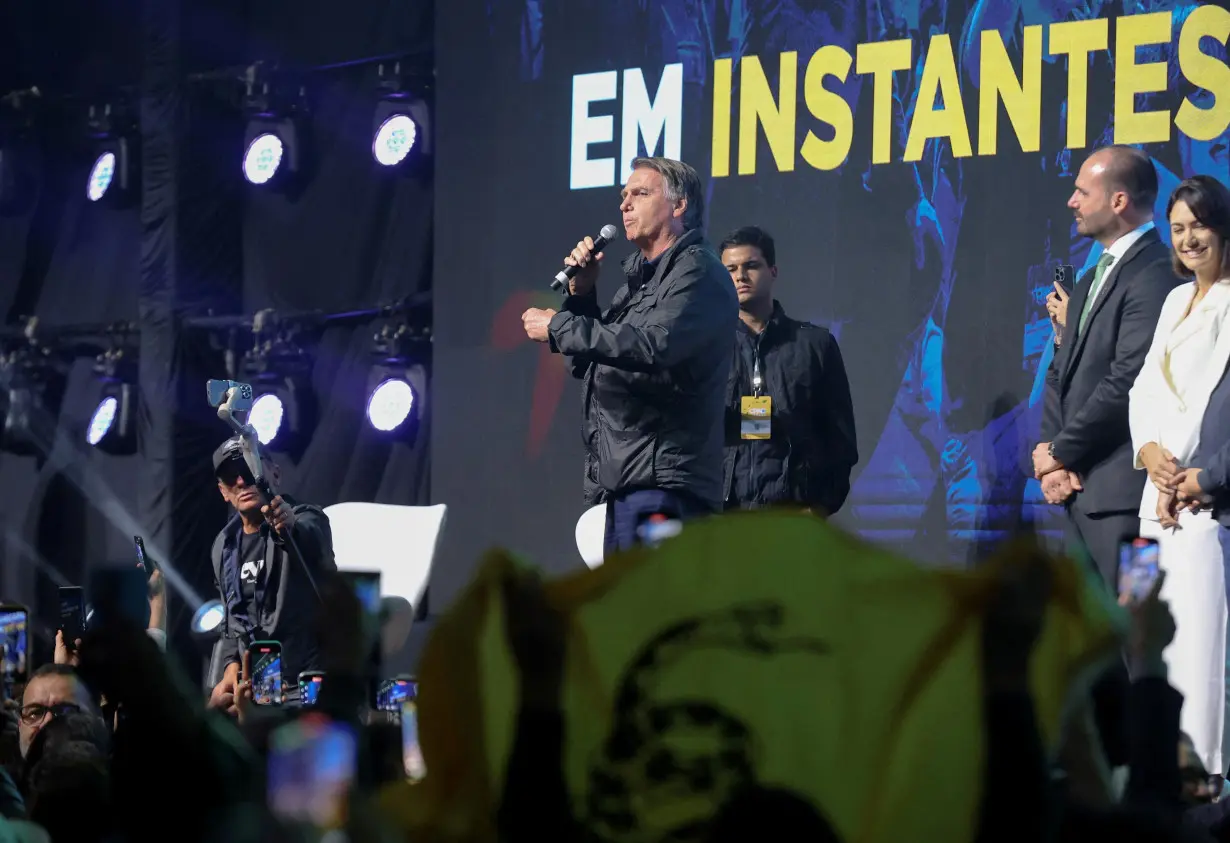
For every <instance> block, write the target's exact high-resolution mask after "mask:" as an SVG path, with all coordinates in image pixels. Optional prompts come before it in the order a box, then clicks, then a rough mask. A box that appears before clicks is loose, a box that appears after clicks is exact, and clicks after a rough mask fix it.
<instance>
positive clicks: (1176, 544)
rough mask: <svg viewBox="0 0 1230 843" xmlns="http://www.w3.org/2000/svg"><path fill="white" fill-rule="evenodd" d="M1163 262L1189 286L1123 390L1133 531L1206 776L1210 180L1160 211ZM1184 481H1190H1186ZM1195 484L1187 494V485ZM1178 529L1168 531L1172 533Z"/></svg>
mask: <svg viewBox="0 0 1230 843" xmlns="http://www.w3.org/2000/svg"><path fill="white" fill-rule="evenodd" d="M1166 216H1167V219H1168V220H1169V223H1170V238H1171V245H1172V261H1173V264H1174V270H1175V272H1176V273H1177V274H1179V275H1180V276H1183V277H1186V278H1189V279H1193V280H1191V281H1189V282H1188V283H1186V284H1181V285H1179V286H1178V287H1176V288H1175V289H1174V290H1173V291H1172V292H1171V293H1170V294H1169V295H1168V296H1167V298H1166V302H1165V304H1164V305H1163V306H1162V312H1161V316H1160V318H1159V319H1158V321H1157V328H1156V330H1155V332H1154V337H1153V343H1152V345H1151V347H1150V348H1149V352H1148V355H1147V357H1146V358H1145V362H1144V365H1143V366H1142V367H1141V370H1140V375H1139V376H1138V377H1137V378H1136V382H1135V384H1133V386H1132V389H1131V392H1130V394H1129V406H1128V417H1129V423H1130V425H1131V430H1132V446H1133V449H1134V450H1135V452H1136V454H1137V457H1136V467H1137V468H1138V469H1144V470H1146V471H1148V474H1149V482H1147V483H1146V484H1145V487H1144V494H1143V496H1142V498H1141V505H1140V510H1139V515H1140V519H1141V521H1140V535H1141V536H1142V537H1144V538H1146V539H1154V540H1156V541H1157V542H1158V548H1159V553H1160V555H1159V564H1160V567H1161V569H1162V571H1163V572H1164V573H1165V581H1164V585H1163V586H1162V591H1161V598H1162V599H1163V600H1165V601H1167V602H1168V603H1169V604H1170V608H1171V611H1172V612H1173V613H1174V616H1175V618H1176V620H1177V628H1176V632H1175V637H1174V643H1173V644H1172V645H1171V646H1170V647H1169V648H1167V650H1166V654H1165V658H1166V663H1167V667H1168V669H1169V674H1170V677H1169V678H1170V683H1171V685H1173V686H1174V687H1175V688H1176V689H1178V690H1179V691H1180V692H1181V693H1182V694H1183V711H1182V717H1181V725H1182V729H1183V731H1184V732H1186V733H1187V734H1188V735H1191V738H1192V745H1193V746H1194V747H1195V752H1196V754H1197V755H1198V756H1199V758H1200V760H1201V762H1202V763H1203V764H1205V765H1206V766H1207V769H1209V770H1218V771H1220V770H1225V769H1226V767H1227V763H1228V761H1227V759H1228V758H1230V730H1227V729H1226V724H1225V719H1224V712H1225V704H1226V687H1227V686H1226V682H1225V680H1226V678H1227V675H1228V674H1227V671H1226V668H1225V665H1226V630H1227V624H1228V622H1230V618H1228V617H1227V612H1226V600H1225V594H1226V584H1227V580H1226V571H1227V570H1228V569H1227V568H1226V567H1225V563H1226V549H1227V548H1230V545H1227V547H1226V548H1223V542H1222V538H1221V535H1220V532H1221V528H1219V526H1218V518H1217V512H1216V511H1215V510H1216V508H1215V507H1209V506H1207V505H1206V500H1205V496H1204V494H1203V492H1202V489H1201V486H1200V485H1199V483H1198V480H1197V478H1198V475H1199V474H1200V473H1201V472H1202V471H1204V470H1205V469H1206V468H1207V467H1208V465H1209V463H1208V461H1207V459H1206V458H1205V457H1204V456H1202V455H1201V453H1200V452H1201V449H1204V448H1208V447H1217V440H1218V436H1217V435H1212V436H1211V435H1210V428H1209V425H1208V424H1206V423H1205V417H1206V413H1211V416H1210V417H1209V418H1210V420H1211V421H1212V422H1213V425H1214V429H1216V428H1217V427H1219V426H1220V425H1219V424H1218V421H1219V420H1220V419H1221V418H1222V417H1223V415H1222V411H1219V410H1218V409H1217V406H1218V404H1217V403H1216V402H1215V401H1214V395H1215V394H1216V393H1217V390H1219V389H1220V387H1219V386H1218V382H1219V381H1220V380H1222V378H1223V373H1224V372H1225V371H1226V365H1227V361H1230V331H1227V330H1226V327H1225V326H1226V325H1228V324H1230V272H1228V270H1230V191H1227V189H1226V187H1225V186H1224V185H1222V184H1221V183H1220V182H1219V181H1217V180H1216V179H1214V178H1211V177H1209V176H1203V175H1201V176H1195V177H1193V178H1190V179H1187V180H1185V181H1184V182H1182V183H1181V184H1180V185H1179V187H1178V188H1176V189H1175V191H1174V193H1172V194H1171V197H1170V201H1169V202H1168V203H1167V208H1166ZM1189 476H1190V478H1191V482H1189V481H1188V478H1189ZM1193 485H1194V486H1195V488H1194V489H1193V488H1192V486H1193ZM1176 528H1177V529H1176Z"/></svg>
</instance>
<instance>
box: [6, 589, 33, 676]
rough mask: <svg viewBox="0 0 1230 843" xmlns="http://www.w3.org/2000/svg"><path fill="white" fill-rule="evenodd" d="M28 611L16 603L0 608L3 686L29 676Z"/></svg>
mask: <svg viewBox="0 0 1230 843" xmlns="http://www.w3.org/2000/svg"><path fill="white" fill-rule="evenodd" d="M29 630H30V610H29V609H27V608H26V607H25V606H21V605H19V604H16V603H9V604H5V605H2V606H0V678H2V679H3V681H4V684H5V685H15V684H20V683H22V682H25V681H26V677H27V676H28V675H29V665H30V661H29V652H30V650H29V641H30V639H29Z"/></svg>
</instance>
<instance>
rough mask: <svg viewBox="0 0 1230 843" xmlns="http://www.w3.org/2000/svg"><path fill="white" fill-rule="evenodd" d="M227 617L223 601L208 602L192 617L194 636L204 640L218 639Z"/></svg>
mask: <svg viewBox="0 0 1230 843" xmlns="http://www.w3.org/2000/svg"><path fill="white" fill-rule="evenodd" d="M225 617H226V610H225V609H224V608H223V606H222V601H221V600H207V601H206V602H204V603H202V604H201V605H200V607H199V608H198V609H197V610H196V612H195V613H194V614H193V615H192V626H191V630H192V635H193V636H194V637H195V638H198V639H202V640H212V639H214V638H217V637H218V634H219V627H221V626H222V620H223V619H224V618H225Z"/></svg>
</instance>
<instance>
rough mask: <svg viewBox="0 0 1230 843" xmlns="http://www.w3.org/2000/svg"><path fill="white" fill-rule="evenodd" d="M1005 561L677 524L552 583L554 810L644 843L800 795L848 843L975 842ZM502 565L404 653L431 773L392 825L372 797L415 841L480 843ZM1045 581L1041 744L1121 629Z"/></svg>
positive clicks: (1077, 596) (497, 754)
mask: <svg viewBox="0 0 1230 843" xmlns="http://www.w3.org/2000/svg"><path fill="white" fill-rule="evenodd" d="M1011 564H1013V560H1012V559H1009V558H1001V559H999V560H995V561H993V562H991V563H989V564H987V565H985V566H984V567H982V568H980V569H978V570H976V571H972V572H965V571H943V570H934V569H925V568H921V567H919V566H917V565H916V564H914V563H912V562H910V561H908V560H905V559H903V558H900V557H898V556H895V555H893V554H891V553H888V552H886V551H884V550H882V549H879V548H876V547H874V546H871V545H868V544H865V543H863V542H862V541H860V540H858V539H855V538H852V537H850V536H848V535H846V534H844V533H842V532H841V531H839V530H837V529H836V528H834V527H832V526H830V525H828V524H827V523H825V522H823V521H820V520H818V519H815V518H812V517H809V516H806V515H798V514H791V513H779V512H761V513H754V514H742V515H735V516H727V517H721V518H714V519H709V520H706V521H700V522H693V523H691V524H689V525H688V526H687V528H686V529H685V530H684V532H683V534H682V535H681V536H679V537H678V538H676V539H672V540H670V541H668V542H666V543H665V544H663V546H662V547H660V548H659V549H656V550H643V551H636V552H633V553H630V554H626V555H624V556H622V557H619V558H617V559H613V560H611V561H610V562H608V564H606V565H604V566H603V567H601V568H598V569H596V570H594V571H582V572H579V573H578V574H576V575H573V576H569V577H566V578H563V579H560V580H556V581H553V582H551V583H549V584H548V586H547V594H548V597H549V599H550V601H551V602H552V604H553V605H554V606H555V607H556V608H558V609H559V610H560V611H562V612H563V613H564V614H565V615H566V616H567V618H568V621H569V637H568V641H567V645H568V662H567V670H566V677H565V692H564V699H563V711H564V717H565V722H566V729H567V745H566V748H565V757H564V759H563V762H564V766H565V774H566V779H567V781H568V783H569V787H570V790H571V794H572V797H573V805H574V813H575V814H576V816H577V818H578V819H579V820H580V821H581V822H583V823H584V824H585V825H586V826H587V827H588V828H589V829H591V831H592V832H593V834H594V835H595V837H596V838H597V839H599V840H611V841H614V840H620V841H645V842H646V843H651V841H658V840H662V839H666V838H667V837H668V836H670V835H671V834H672V832H677V831H678V830H680V829H683V828H689V827H696V826H697V825H698V824H703V823H704V822H705V821H706V820H707V818H709V817H710V816H712V815H713V813H714V812H715V811H716V810H717V808H718V807H719V806H720V805H721V804H722V802H723V801H724V799H725V798H726V797H727V795H729V794H730V793H732V792H733V791H734V790H735V789H736V788H738V787H740V786H742V785H747V784H753V783H754V784H759V785H762V786H766V787H775V788H784V789H788V790H791V791H794V792H796V793H798V794H799V795H800V796H803V797H805V798H807V799H809V800H810V801H811V802H813V803H814V804H815V805H816V806H817V807H819V808H820V810H821V811H822V812H823V813H824V814H825V815H826V817H827V818H828V820H829V822H830V823H832V825H833V826H834V828H835V830H836V831H837V833H838V834H839V835H840V836H841V838H842V839H843V840H846V841H866V843H897V841H900V840H904V839H914V840H944V841H952V843H960V841H966V840H972V839H973V836H974V832H975V826H976V822H977V817H978V805H979V800H980V798H981V792H982V788H981V770H982V763H983V734H982V685H981V674H980V664H981V663H980V659H981V650H980V629H981V618H982V614H983V611H984V609H985V607H986V605H987V603H988V601H989V600H990V598H991V596H992V595H993V594H994V593H995V588H994V586H995V578H996V577H997V576H999V575H1001V574H1002V571H1003V570H1004V568H1005V566H1007V565H1011ZM515 565H516V563H515V562H514V560H512V559H511V558H509V557H506V556H503V555H500V554H494V555H492V556H490V557H489V558H488V559H487V560H486V561H485V562H484V564H483V566H482V567H481V569H480V571H479V574H478V576H477V578H476V579H475V581H474V582H473V583H472V584H471V586H470V587H469V589H467V591H466V592H465V593H464V594H463V595H462V597H461V599H460V600H459V601H458V603H457V604H456V605H455V606H454V607H453V608H452V609H451V610H450V612H449V613H448V614H447V615H446V616H445V617H444V618H443V619H442V620H441V621H440V623H439V626H438V627H437V631H436V632H435V634H434V635H433V638H432V640H431V641H430V642H429V644H428V648H427V650H426V652H425V653H424V659H423V663H422V665H421V667H420V671H419V678H420V682H421V685H420V687H421V688H422V696H421V699H420V715H421V723H422V744H423V752H424V758H425V760H426V763H427V768H428V776H427V779H426V781H425V782H424V784H423V785H421V786H419V787H418V788H416V789H415V791H416V792H415V798H414V801H415V804H414V806H413V807H411V806H410V805H408V804H405V803H403V802H401V801H400V799H401V797H399V796H397V793H398V791H394V792H393V793H390V794H389V795H388V796H389V798H388V800H387V803H388V804H389V805H390V806H392V808H393V810H395V811H396V812H397V813H398V814H399V815H400V816H401V817H402V819H403V824H404V825H407V826H409V827H412V828H414V829H415V833H417V834H418V835H419V837H420V839H431V840H441V841H445V840H448V841H463V840H464V841H470V840H473V841H487V840H491V841H494V839H495V838H494V831H493V829H492V828H491V827H490V816H491V813H492V808H493V806H494V805H495V804H497V803H498V800H499V797H500V793H501V792H502V789H503V786H504V781H503V777H504V770H505V768H506V765H507V762H508V757H509V753H510V751H511V747H512V740H513V731H514V728H515V721H516V705H517V686H516V682H517V679H516V668H515V665H514V663H513V660H512V656H511V653H510V651H509V649H508V645H507V642H506V640H505V635H504V617H503V607H502V600H501V588H500V584H501V582H502V580H503V578H504V577H506V576H509V575H510V574H512V572H513V571H514V570H515ZM1053 580H1054V581H1053V588H1052V597H1051V601H1050V604H1049V607H1048V610H1047V616H1046V621H1045V626H1044V630H1043V633H1042V636H1041V638H1040V640H1039V642H1038V645H1037V647H1036V648H1035V652H1034V658H1033V663H1032V667H1031V669H1032V677H1031V678H1032V684H1033V690H1034V696H1035V701H1036V705H1037V710H1038V717H1039V725H1040V727H1041V729H1042V734H1043V736H1044V738H1045V739H1047V740H1048V741H1051V742H1053V741H1054V739H1055V738H1056V736H1057V734H1058V729H1059V725H1060V722H1061V719H1062V715H1063V711H1064V705H1065V701H1066V700H1067V699H1068V698H1069V691H1070V690H1071V689H1072V688H1073V687H1074V686H1075V685H1077V684H1078V683H1080V682H1082V676H1083V675H1087V674H1089V671H1088V670H1087V668H1089V667H1090V666H1091V665H1093V664H1095V663H1097V662H1098V661H1099V660H1100V659H1101V658H1102V657H1104V656H1105V655H1106V654H1107V653H1108V652H1112V651H1113V650H1114V648H1115V646H1116V642H1117V640H1118V638H1119V636H1120V635H1121V632H1122V623H1123V617H1122V613H1121V612H1120V611H1119V610H1118V609H1117V607H1115V606H1113V604H1112V603H1111V601H1110V600H1109V598H1108V596H1106V595H1105V593H1104V589H1103V588H1102V587H1101V585H1100V583H1096V582H1094V581H1093V580H1092V579H1091V578H1090V577H1089V576H1088V575H1087V573H1086V572H1085V571H1084V570H1083V569H1082V568H1078V567H1077V566H1076V565H1074V564H1073V563H1070V562H1066V561H1064V562H1056V563H1055V564H1054V577H1053ZM924 785H925V786H924ZM402 795H403V796H404V793H403V794H402Z"/></svg>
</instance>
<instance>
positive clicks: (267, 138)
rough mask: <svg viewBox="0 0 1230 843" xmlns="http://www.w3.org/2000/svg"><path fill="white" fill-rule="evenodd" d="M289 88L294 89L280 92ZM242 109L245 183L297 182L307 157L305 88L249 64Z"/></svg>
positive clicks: (273, 186)
mask: <svg viewBox="0 0 1230 843" xmlns="http://www.w3.org/2000/svg"><path fill="white" fill-rule="evenodd" d="M290 90H293V91H295V93H294V94H293V95H287V94H285V93H283V92H285V91H290ZM244 111H245V112H246V113H247V115H248V126H247V129H246V131H245V132H244V139H243V149H244V152H243V176H244V178H245V179H246V180H247V181H248V183H249V184H252V185H255V186H257V187H262V188H266V189H270V190H292V189H295V188H297V187H299V186H301V185H302V183H303V180H304V178H305V176H306V174H305V172H304V171H305V168H306V160H307V159H306V155H305V154H304V150H305V145H306V135H307V133H306V130H305V128H306V123H305V120H304V117H305V115H306V112H307V109H306V94H305V89H304V88H303V87H302V86H297V85H296V84H295V83H293V82H292V81H291V80H289V79H287V78H281V77H276V78H275V77H274V76H272V75H271V74H270V73H269V72H268V71H266V70H265V69H264V68H263V67H260V66H253V67H252V68H250V69H249V71H248V78H247V89H246V94H245V96H244Z"/></svg>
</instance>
